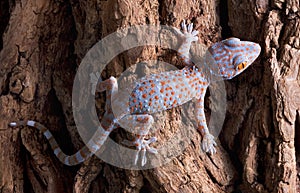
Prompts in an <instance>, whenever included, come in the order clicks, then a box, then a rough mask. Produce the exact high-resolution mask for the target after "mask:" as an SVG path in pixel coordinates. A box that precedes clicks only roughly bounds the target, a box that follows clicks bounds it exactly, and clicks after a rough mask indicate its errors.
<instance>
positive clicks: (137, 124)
mask: <svg viewBox="0 0 300 193" xmlns="http://www.w3.org/2000/svg"><path fill="white" fill-rule="evenodd" d="M119 122H120V123H121V125H126V128H127V129H128V130H129V131H130V132H131V133H134V134H136V137H135V140H134V141H132V142H128V141H125V143H124V144H127V145H129V146H135V147H136V148H137V152H136V153H135V159H134V164H135V165H136V164H137V162H138V159H139V154H140V153H141V165H142V166H144V165H145V164H146V162H147V158H146V152H147V151H148V152H149V153H154V154H155V153H157V150H156V149H155V148H153V147H150V144H151V143H154V142H156V141H157V138H156V137H151V138H150V139H145V136H146V135H147V134H148V133H149V130H150V127H151V126H152V124H153V122H154V119H153V117H152V116H151V115H147V114H143V115H127V116H125V117H124V118H122V120H120V121H119Z"/></svg>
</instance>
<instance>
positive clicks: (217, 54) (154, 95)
mask: <svg viewBox="0 0 300 193" xmlns="http://www.w3.org/2000/svg"><path fill="white" fill-rule="evenodd" d="M181 27H182V31H179V30H178V31H177V33H178V36H179V37H180V38H181V41H182V44H181V46H180V47H179V49H178V52H179V54H180V56H181V59H182V60H183V61H184V62H186V64H187V65H186V67H185V68H183V69H181V70H176V71H169V72H162V73H160V74H153V75H149V76H146V77H144V78H141V79H140V80H138V82H137V83H136V86H135V87H134V89H133V91H132V93H131V94H130V96H129V99H128V107H126V109H127V110H126V111H125V113H124V114H121V115H120V116H118V117H115V116H114V114H113V112H112V107H111V103H112V101H111V99H112V98H114V97H116V96H117V95H118V84H117V80H116V79H115V78H114V77H111V78H109V79H107V80H105V81H102V82H100V83H99V84H98V87H97V90H98V91H99V92H101V91H106V106H105V110H106V112H105V114H104V116H103V119H102V120H101V126H102V127H103V128H104V130H103V129H102V128H99V129H98V130H97V131H96V132H95V134H94V135H93V137H92V138H91V140H90V141H89V142H88V143H87V146H85V147H83V148H82V149H81V150H79V151H78V152H77V153H75V154H74V155H71V156H68V155H66V154H64V153H63V152H62V150H61V149H60V148H59V146H58V144H57V143H56V141H55V139H54V138H53V136H52V135H51V133H50V132H49V130H47V129H46V128H45V127H44V126H43V125H41V124H39V123H37V122H34V121H19V122H12V123H10V126H13V127H15V126H20V125H28V126H32V127H35V128H37V129H38V130H40V131H41V132H42V133H43V134H44V135H45V137H46V138H47V139H48V140H49V143H50V145H51V147H52V149H53V150H54V153H55V155H56V156H57V157H58V159H59V160H60V161H62V162H63V163H64V164H66V165H76V164H79V163H81V162H83V161H85V160H86V159H87V158H89V157H90V156H91V155H92V154H95V153H96V152H97V151H98V150H99V149H100V148H101V146H102V145H103V143H104V142H105V140H106V139H107V137H108V135H109V134H110V133H111V131H112V130H114V129H115V128H116V127H117V126H119V125H121V126H122V127H124V128H125V127H126V128H129V129H130V131H132V132H133V133H135V134H136V138H135V140H134V141H133V142H131V143H129V145H132V146H135V147H136V148H137V150H138V151H137V153H136V156H135V158H134V164H137V162H138V160H139V154H141V156H140V157H141V165H142V166H143V165H145V164H146V163H147V159H146V152H147V151H148V152H150V153H157V150H156V149H155V148H153V147H150V144H151V143H154V142H155V141H156V140H157V139H156V138H155V137H151V138H150V139H148V140H146V139H145V136H146V135H147V134H148V132H149V130H150V128H151V125H152V124H153V122H154V119H153V117H152V115H151V114H153V113H155V112H159V111H163V110H167V109H170V108H174V107H177V106H180V105H182V104H184V103H186V102H188V101H190V100H192V99H194V98H195V99H196V101H197V102H196V111H195V114H196V120H197V129H198V130H199V132H200V133H201V135H202V137H203V138H202V149H203V150H204V151H205V152H208V153H211V154H214V153H216V149H215V146H216V142H215V141H214V137H213V136H212V135H211V134H210V133H209V130H208V127H207V124H206V119H205V113H204V97H205V92H206V90H207V87H208V85H209V83H210V81H212V79H211V76H216V77H220V78H221V79H231V78H233V77H235V76H237V75H239V74H240V73H241V72H243V71H244V70H245V69H246V68H247V67H249V65H251V64H252V63H253V62H254V60H255V59H256V58H257V57H258V56H259V54H260V46H259V45H258V44H256V43H253V42H248V41H240V40H239V39H238V38H229V39H226V40H223V41H221V42H218V43H216V44H214V45H213V46H211V47H210V48H209V50H208V51H209V53H210V55H211V56H212V59H213V61H214V62H213V63H212V64H209V65H208V64H205V65H206V67H207V68H208V69H209V72H210V74H209V75H208V74H207V72H206V73H204V72H203V69H201V68H199V67H198V66H195V65H192V62H191V59H190V54H189V49H190V46H191V43H192V42H194V41H197V40H198V37H197V34H198V32H197V31H193V25H192V24H189V25H186V24H185V21H183V22H182V25H181ZM121 106H122V105H121ZM123 106H124V105H123Z"/></svg>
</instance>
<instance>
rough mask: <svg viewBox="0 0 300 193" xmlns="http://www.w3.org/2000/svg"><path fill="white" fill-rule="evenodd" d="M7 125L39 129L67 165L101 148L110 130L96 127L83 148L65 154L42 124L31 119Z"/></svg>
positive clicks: (77, 162)
mask: <svg viewBox="0 0 300 193" xmlns="http://www.w3.org/2000/svg"><path fill="white" fill-rule="evenodd" d="M9 125H10V126H11V127H17V126H26V125H27V126H30V127H34V128H36V129H38V130H39V131H41V132H42V133H43V135H44V136H45V137H46V138H47V139H48V141H49V143H50V146H51V148H52V149H53V151H54V154H55V155H56V157H57V158H58V159H59V160H60V161H61V162H62V163H64V164H65V165H68V166H73V165H77V164H80V163H82V162H84V161H85V160H87V159H88V158H89V157H91V156H92V155H93V154H95V153H96V152H97V151H98V150H99V149H100V148H101V146H102V145H103V143H104V142H105V140H106V139H107V137H108V136H109V134H110V132H111V131H105V130H103V129H102V128H98V129H97V131H96V132H95V134H94V135H93V137H92V138H91V139H90V141H89V142H88V143H87V145H85V146H84V147H83V148H81V149H80V150H79V151H77V152H76V153H75V154H73V155H66V154H65V153H64V152H63V151H62V150H61V148H60V147H59V145H58V144H57V142H56V140H55V139H54V137H53V135H52V134H51V132H50V131H49V130H48V129H47V128H46V127H45V126H44V125H42V124H40V123H38V122H35V121H31V120H29V121H18V122H11V123H10V124H9Z"/></svg>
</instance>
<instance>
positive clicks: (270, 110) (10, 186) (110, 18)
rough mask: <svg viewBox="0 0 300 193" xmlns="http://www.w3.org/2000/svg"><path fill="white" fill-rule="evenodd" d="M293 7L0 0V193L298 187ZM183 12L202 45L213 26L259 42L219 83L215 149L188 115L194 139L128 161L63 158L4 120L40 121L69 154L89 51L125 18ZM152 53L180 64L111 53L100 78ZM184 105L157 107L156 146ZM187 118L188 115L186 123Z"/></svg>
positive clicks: (214, 35)
mask: <svg viewBox="0 0 300 193" xmlns="http://www.w3.org/2000/svg"><path fill="white" fill-rule="evenodd" d="M269 3H270V4H269ZM227 13H228V18H229V21H228V23H227V19H226V16H227ZM299 16H300V14H299V2H298V1H297V0H287V1H268V2H266V1H255V2H254V1H253V2H252V1H249V2H247V1H243V2H236V1H233V0H229V1H228V5H226V3H224V1H222V2H221V5H220V4H216V2H215V1H213V0H195V1H179V0H178V1H169V0H164V1H162V0H159V1H157V0H154V1H152V0H148V1H142V0H141V1H139V0H138V1H121V0H109V1H94V0H90V1H78V0H71V1H63V0H62V1H49V0H44V1H33V0H20V1H16V2H14V1H9V0H3V1H2V2H0V34H1V37H2V38H1V41H0V64H1V65H0V107H2V111H1V112H0V117H1V119H0V129H1V130H0V133H1V135H0V150H1V151H0V158H1V162H0V177H1V178H0V192H5V193H6V192H26V193H27V192H80V193H82V192H234V191H236V192H239V191H241V192H296V188H297V184H298V183H299V182H298V183H297V169H296V156H295V155H297V154H296V153H299V146H300V145H299V144H300V143H299V142H297V141H299V133H300V132H299V131H298V130H299V129H300V113H299V106H300V101H299V78H298V77H299V71H298V69H299V64H298V63H299V62H298V61H299V59H300V52H299V48H300V46H299V42H300V41H299V39H300V38H299V34H300V33H299V32H300V28H299V26H300V23H299ZM182 19H188V20H190V21H192V22H193V23H194V24H195V26H196V29H197V30H199V32H200V33H199V42H200V43H202V44H205V45H207V46H209V45H211V44H212V43H213V42H216V41H218V40H219V39H221V38H222V37H220V34H221V28H220V26H222V29H223V31H222V32H223V33H222V35H223V36H224V37H228V36H236V37H239V38H241V39H244V40H250V41H254V42H259V43H260V45H261V46H262V54H261V57H260V58H259V60H258V61H256V62H255V64H253V65H252V66H251V67H250V68H249V69H247V71H245V72H244V73H243V74H241V75H240V76H239V77H237V78H235V79H233V80H231V81H227V82H226V89H227V103H228V106H227V113H226V121H225V124H224V126H223V130H222V133H221V135H220V140H217V141H218V147H217V151H218V153H217V154H216V155H213V156H209V155H207V154H204V153H202V151H201V150H200V141H201V136H200V135H199V133H198V132H197V131H196V130H195V129H193V126H192V124H187V125H185V126H184V127H185V128H186V129H187V130H189V131H192V139H191V143H190V144H189V145H188V146H187V148H186V149H185V151H184V152H183V153H182V154H181V155H180V156H177V157H175V158H173V159H172V161H170V162H169V163H168V164H166V165H164V166H160V167H158V168H155V169H149V170H141V171H135V170H125V169H121V168H118V167H115V166H111V165H109V164H106V163H104V162H103V161H101V160H100V159H98V158H97V157H96V156H94V157H92V158H91V159H89V160H88V161H86V162H85V163H83V164H81V165H79V166H75V167H67V166H64V165H63V164H61V163H60V162H59V161H58V160H57V158H56V157H55V155H54V154H53V152H52V150H51V149H50V147H49V144H48V143H47V140H46V139H45V138H44V137H43V136H42V135H41V133H39V132H38V131H36V130H34V129H31V128H28V127H23V128H18V129H12V128H10V127H8V123H9V122H11V121H15V120H20V119H33V120H37V121H39V122H41V123H43V124H45V125H46V126H47V127H48V128H49V129H50V131H51V132H52V133H53V134H54V136H55V138H56V139H57V141H58V143H59V144H60V146H61V147H62V149H63V150H64V151H65V152H66V153H68V154H72V153H74V152H75V151H76V150H77V149H79V148H80V147H82V146H83V145H84V143H82V141H81V138H80V136H79V134H78V132H77V128H76V126H75V123H74V120H73V114H72V104H71V101H72V85H73V79H74V76H75V74H76V70H77V69H78V66H79V65H80V62H81V61H82V59H83V57H84V56H85V54H86V53H87V51H88V50H89V49H90V48H91V47H92V46H93V45H94V44H95V43H97V42H98V41H99V40H100V39H102V38H104V37H106V36H107V35H108V34H111V33H113V32H115V31H117V30H120V29H124V28H125V27H129V26H132V25H143V24H151V25H159V24H166V25H169V26H175V27H177V28H178V27H179V24H180V22H181V21H182ZM155 59H160V60H164V61H166V62H169V63H172V64H173V65H175V66H177V67H180V66H181V64H180V62H179V60H178V58H177V57H176V54H175V53H174V52H170V51H169V50H167V49H164V48H160V47H154V46H145V47H139V48H133V49H130V50H128V51H126V52H124V53H122V54H120V55H119V56H118V57H115V58H114V59H113V60H112V61H111V62H110V63H109V65H108V66H107V67H106V68H105V70H104V72H103V73H102V79H107V78H109V77H110V76H116V77H118V76H120V74H121V73H122V72H123V71H125V69H127V68H128V67H130V66H132V65H134V64H136V63H137V62H141V61H147V60H155ZM209 101H210V96H207V101H206V102H207V103H209ZM104 103H105V98H104V95H101V96H100V97H98V96H97V104H96V106H97V107H98V108H99V117H100V119H101V116H102V113H103V112H104V110H103V106H104ZM207 110H208V112H209V109H207ZM184 113H185V112H183V110H182V109H181V108H176V109H172V110H169V111H167V112H164V113H162V114H160V119H161V121H160V123H156V124H155V125H154V127H157V128H158V127H159V128H161V131H160V132H157V137H158V143H162V142H163V141H165V140H167V139H170V138H171V137H172V136H173V135H174V134H175V133H176V132H178V130H179V129H180V126H182V124H181V122H182V121H183V120H182V115H183V114H184ZM191 113H192V112H191ZM208 116H209V115H208ZM192 121H193V117H191V118H190V120H187V122H188V123H191V122H192ZM125 135H126V134H124V131H122V130H121V131H116V132H114V133H113V134H112V137H113V138H114V139H115V140H117V141H118V140H120V138H122V137H124V136H125ZM295 135H296V137H295ZM294 144H296V147H297V148H296V149H295V145H294ZM178 148H179V147H178ZM178 148H177V149H176V148H175V151H176V150H178Z"/></svg>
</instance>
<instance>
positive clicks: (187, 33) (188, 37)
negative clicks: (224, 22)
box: [176, 20, 199, 42]
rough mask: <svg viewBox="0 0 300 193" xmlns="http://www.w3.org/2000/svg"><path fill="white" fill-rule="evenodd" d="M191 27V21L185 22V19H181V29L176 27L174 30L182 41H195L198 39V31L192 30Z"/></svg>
mask: <svg viewBox="0 0 300 193" xmlns="http://www.w3.org/2000/svg"><path fill="white" fill-rule="evenodd" d="M193 27H194V26H193V23H190V24H186V23H185V20H183V21H182V22H181V31H180V30H177V29H176V32H177V33H178V35H179V36H180V37H181V39H183V40H184V41H188V42H195V41H198V36H197V35H198V33H199V31H197V30H193Z"/></svg>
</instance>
